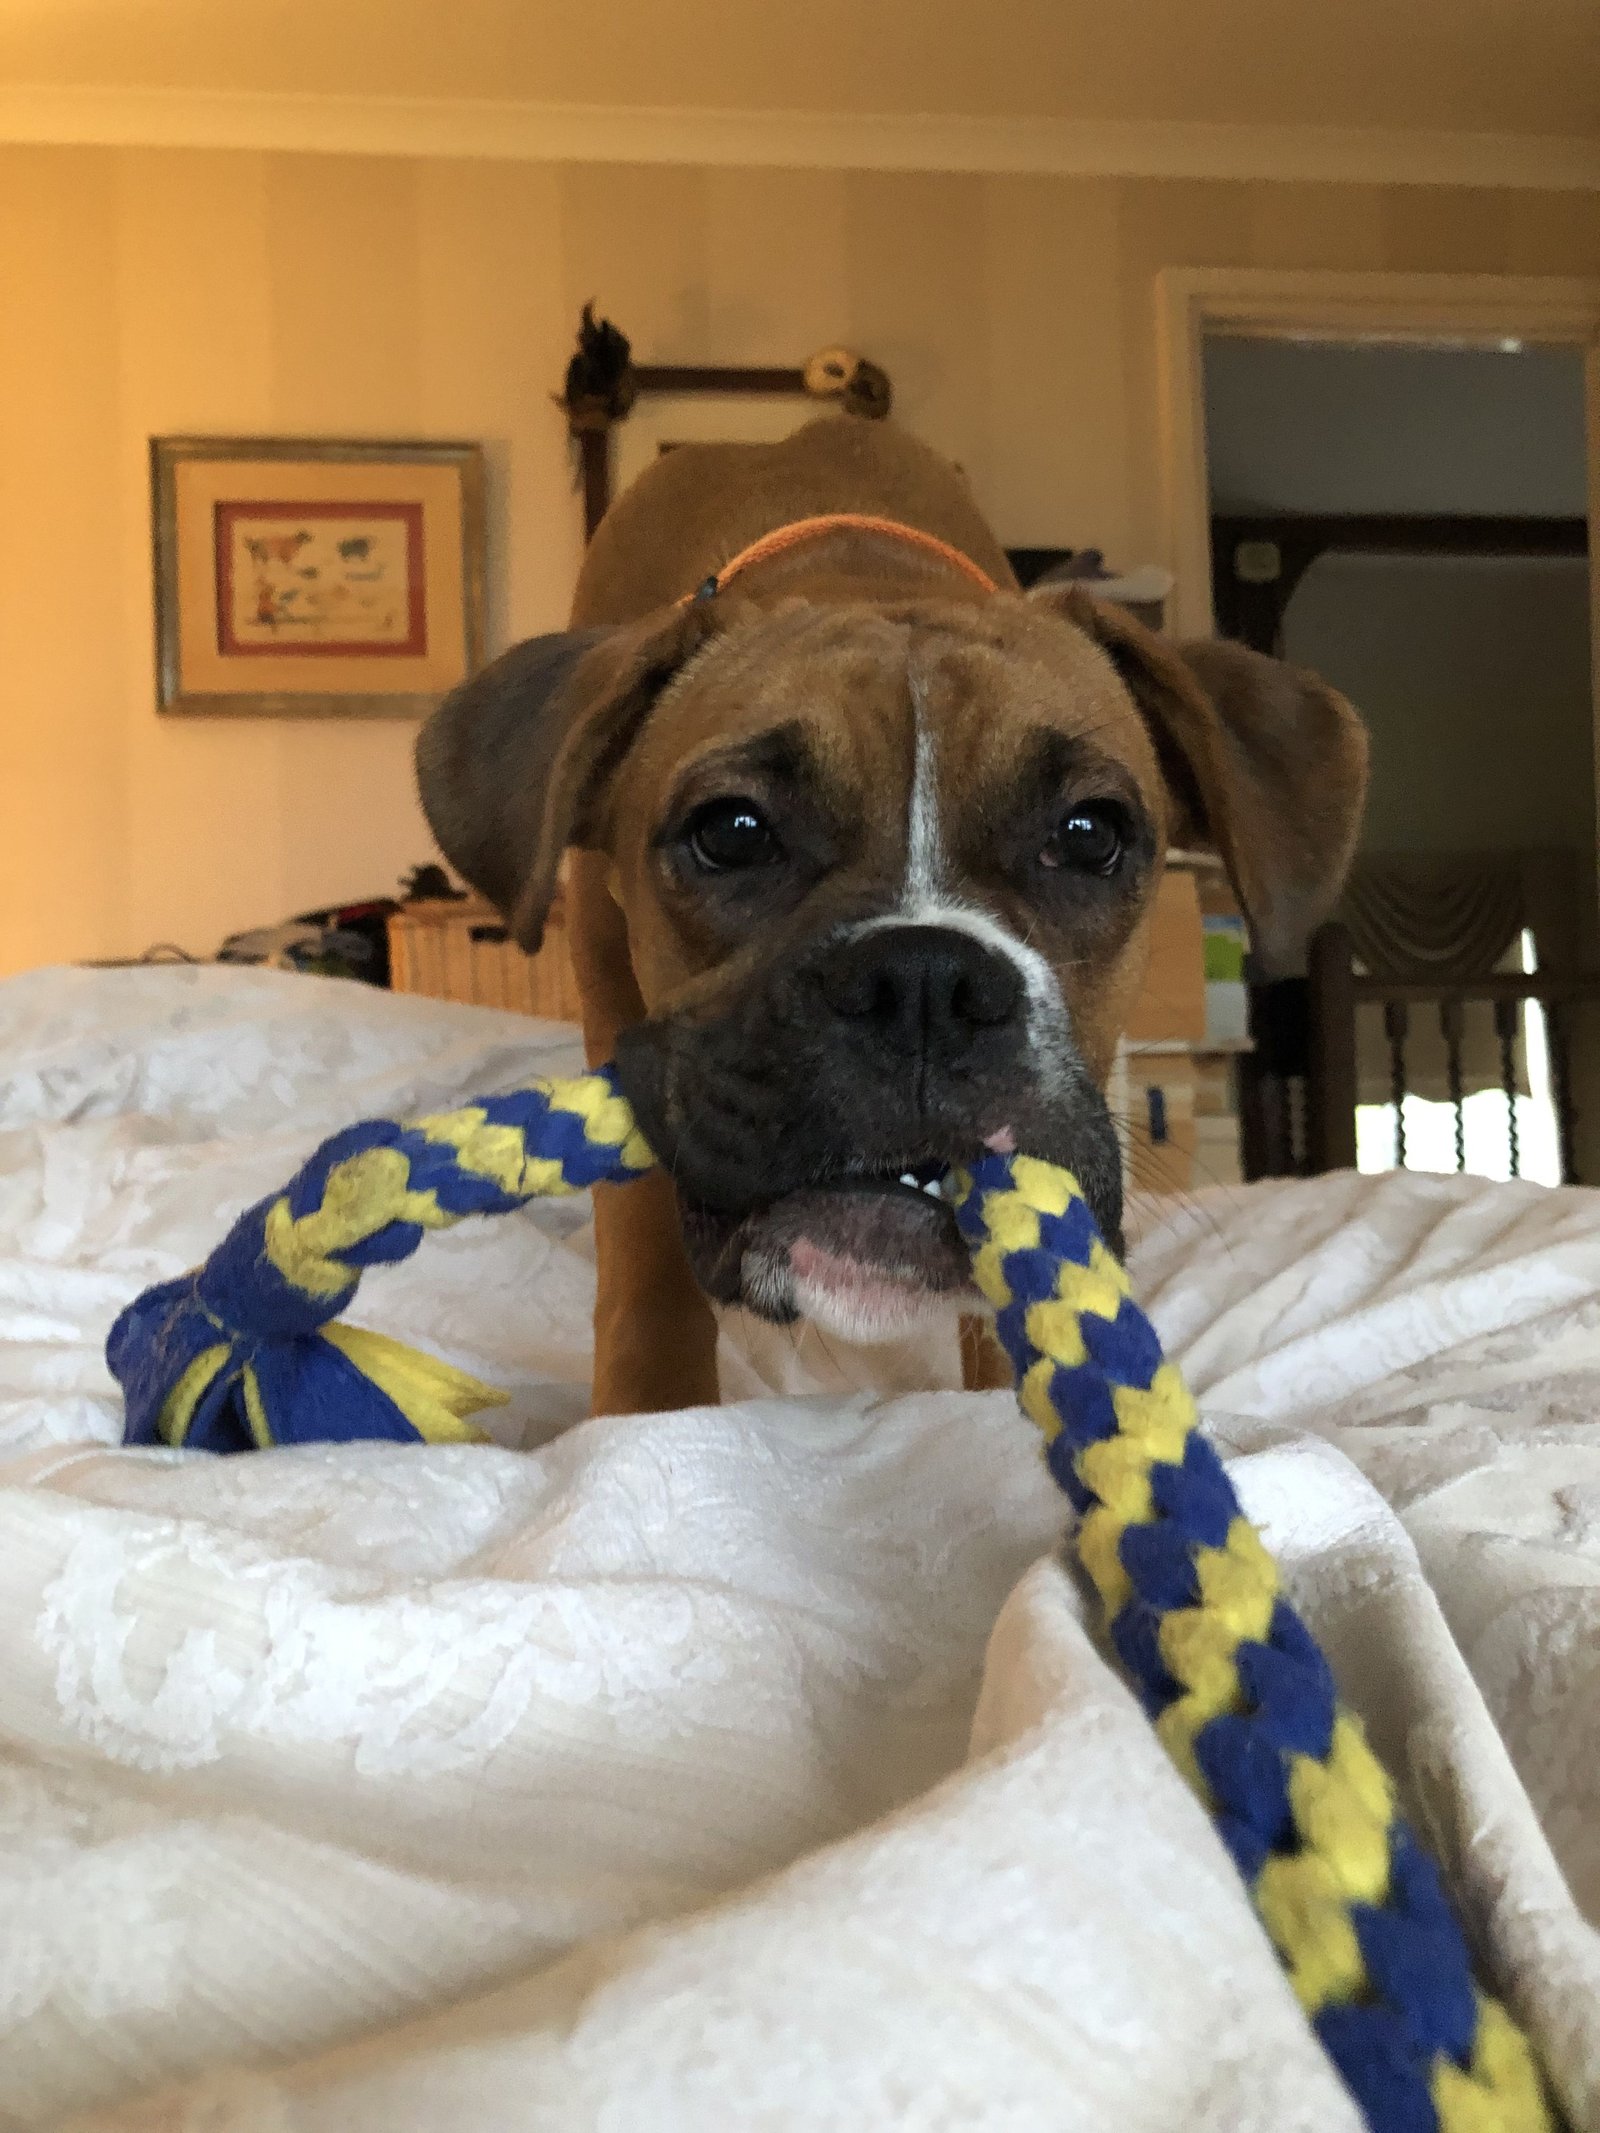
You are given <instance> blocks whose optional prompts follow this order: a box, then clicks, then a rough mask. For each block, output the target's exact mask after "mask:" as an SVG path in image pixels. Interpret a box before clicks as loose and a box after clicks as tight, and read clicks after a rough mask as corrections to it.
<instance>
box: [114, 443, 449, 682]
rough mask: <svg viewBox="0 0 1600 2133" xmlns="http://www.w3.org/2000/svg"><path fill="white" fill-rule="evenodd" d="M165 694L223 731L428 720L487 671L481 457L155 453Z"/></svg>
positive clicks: (341, 449)
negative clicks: (309, 722) (302, 721)
mask: <svg viewBox="0 0 1600 2133" xmlns="http://www.w3.org/2000/svg"><path fill="white" fill-rule="evenodd" d="M150 464H151V484H152V487H151V500H152V505H153V512H154V532H155V566H156V567H155V596H156V598H155V607H156V685H157V701H158V703H159V705H160V708H161V709H162V710H163V711H172V712H181V713H198V714H200V715H202V716H205V717H210V718H219V717H220V718H262V717H266V718H307V717H317V718H418V717H422V716H424V715H426V713H427V712H428V711H430V710H431V709H432V708H433V706H434V705H435V704H437V703H438V701H439V700H440V698H441V697H442V696H443V695H444V694H445V692H446V691H447V690H450V689H453V688H455V687H456V686H457V685H458V684H459V683H460V682H462V681H464V680H465V679H466V677H467V676H468V675H469V674H471V673H474V672H475V671H476V670H477V668H478V667H479V666H480V665H481V664H482V662H483V545H484V542H483V519H484V513H483V455H482V452H481V451H480V449H479V447H478V446H477V445H475V444H446V443H432V442H420V441H418V442H406V441H399V442H395V443H383V442H379V441H376V440H368V439H365V438H285V437H277V438H272V437H156V438H153V439H152V440H151V446H150Z"/></svg>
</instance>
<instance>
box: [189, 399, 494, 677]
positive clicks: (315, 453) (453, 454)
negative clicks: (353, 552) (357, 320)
mask: <svg viewBox="0 0 1600 2133" xmlns="http://www.w3.org/2000/svg"><path fill="white" fill-rule="evenodd" d="M197 459H198V460H218V461H226V460H230V459H234V460H240V461H248V460H255V461H261V460H274V461H280V462H290V461H294V460H306V461H311V462H313V463H321V464H324V465H326V464H329V463H332V464H337V465H357V466H361V465H365V466H380V465H381V466H402V467H404V466H417V467H446V468H454V469H455V470H456V471H457V473H458V475H459V478H460V484H461V605H462V621H463V626H464V637H465V646H464V650H465V665H464V668H463V673H462V678H463V679H465V678H466V677H467V676H468V675H470V674H473V673H475V672H476V671H477V670H478V668H479V667H481V666H482V665H483V661H484V523H485V514H484V472H483V448H482V446H481V445H478V444H467V443H421V444H419V443H415V442H410V441H405V440H394V441H390V440H384V439H377V438H326V437H152V438H151V440H150V496H151V524H152V553H153V562H154V578H155V624H156V704H157V709H158V710H159V711H161V712H162V713H164V714H168V715H174V716H180V717H211V718H423V717H426V715H427V714H428V712H430V711H431V710H432V709H433V708H434V706H435V705H436V704H437V702H438V701H439V697H438V694H436V693H431V692H429V693H417V692H411V691H375V690H370V689H350V690H326V691H319V692H316V693H309V692H290V691H281V690H280V691H271V690H263V691H259V692H244V691H240V692H238V693H232V692H227V693H224V692H221V691H195V690H187V691H186V690H185V689H184V687H183V674H182V658H181V649H180V647H181V637H180V614H179V594H178V570H179V528H178V500H177V470H178V468H179V467H180V466H181V465H183V464H185V463H186V462H190V461H193V460H197Z"/></svg>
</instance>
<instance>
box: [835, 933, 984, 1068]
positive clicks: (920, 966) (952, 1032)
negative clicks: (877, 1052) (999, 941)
mask: <svg viewBox="0 0 1600 2133" xmlns="http://www.w3.org/2000/svg"><path fill="white" fill-rule="evenodd" d="M818 975H819V978H820V981H821V986H822V996H823V998H824V999H825V1000H826V1001H827V1003H828V1005H829V1006H830V1007H831V1008H832V1009H833V1011H834V1013H835V1014H836V1015H838V1016H839V1017H840V1018H841V1020H843V1021H846V1022H854V1023H859V1024H860V1025H861V1026H862V1029H863V1031H864V1032H867V1033H870V1034H871V1035H872V1036H873V1037H875V1038H877V1039H879V1040H880V1041H881V1042H882V1043H884V1044H886V1045H887V1046H888V1047H889V1049H890V1050H891V1051H895V1052H901V1053H904V1054H906V1055H907V1056H908V1057H909V1056H912V1055H915V1054H918V1053H922V1052H928V1053H934V1054H939V1055H942V1056H945V1057H952V1056H956V1055H959V1054H960V1053H961V1052H963V1051H965V1050H966V1049H967V1047H968V1046H969V1045H970V1044H971V1042H972V1041H973V1039H974V1038H975V1037H977V1036H979V1035H981V1034H982V1032H983V1031H985V1030H994V1029H998V1028H999V1027H1001V1026H1002V1025H1003V1024H1005V1023H1008V1022H1014V1021H1017V1020H1018V1019H1020V1016H1021V1012H1022V1004H1023V989H1022V974H1021V972H1020V971H1019V970H1018V969H1017V967H1016V965H1015V964H1014V963H1012V962H1011V961H1009V960H1008V959H1007V958H1006V957H1005V956H1002V955H998V954H996V952H995V951H994V950H993V949H992V948H986V947H985V946H984V944H983V942H982V941H980V940H977V939H975V938H974V937H973V935H972V934H970V933H962V932H958V931H957V930H956V929H955V928H954V927H951V926H910V925H907V926H875V927H873V928H872V929H871V930H870V931H869V932H864V933H859V934H857V935H856V937H855V938H854V939H853V940H849V941H846V942H845V943H844V944H843V945H842V946H841V947H838V948H835V949H834V950H833V951H832V953H831V954H830V955H829V956H828V957H827V959H826V961H825V962H824V963H823V965H822V968H821V970H820V972H819V973H818Z"/></svg>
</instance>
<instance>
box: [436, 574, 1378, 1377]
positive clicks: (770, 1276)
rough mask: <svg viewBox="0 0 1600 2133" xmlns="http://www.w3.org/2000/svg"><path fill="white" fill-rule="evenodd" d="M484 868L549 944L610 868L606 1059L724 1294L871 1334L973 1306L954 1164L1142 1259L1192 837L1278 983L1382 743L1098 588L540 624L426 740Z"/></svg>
mask: <svg viewBox="0 0 1600 2133" xmlns="http://www.w3.org/2000/svg"><path fill="white" fill-rule="evenodd" d="M418 758H419V773H420V779H421V786H422V793H423V799H424V804H425V806H426V809H427V812H428V816H429V819H430V821H431V823H432V825H433V827H434V830H435V833H436V835H437V836H438V838H439V842H440V844H441V846H442V847H443V849H444V851H445V853H446V854H447V856H448V857H449V858H450V859H451V860H453V861H454V863H455V864H456V865H457V866H458V867H459V868H460V870H461V871H462V873H464V874H465V875H466V877H467V879H468V880H470V881H471V882H473V883H474V884H475V885H476V886H478V887H479V888H481V889H482V890H483V891H484V892H485V893H486V894H487V895H489V896H490V897H491V898H492V899H493V900H494V901H495V902H496V903H497V904H498V905H499V906H500V907H501V908H502V909H503V910H504V911H505V912H506V913H507V914H508V916H509V918H510V920H511V923H512V926H513V929H514V931H515V932H516V934H517V936H518V938H519V939H520V940H521V941H522V942H523V943H524V945H526V946H528V947H530V948H532V947H534V946H536V945H537V943H538V941H539V939H540V935H541V930H542V926H543V921H544V917H545V913H546V911H547V910H548V907H549V904H550V901H551V898H552V895H553V893H554V889H555V884H556V880H557V874H558V869H559V865H560V860H561V855H562V852H563V850H564V849H565V848H566V847H567V846H568V845H573V844H575V845H580V846H586V847H589V848H591V849H594V850H597V851H599V852H601V853H603V854H605V855H606V863H607V865H608V867H609V878H610V883H611V889H612V894H613V896H614V897H615V898H616V900H617V902H618V903H619V904H620V906H621V908H622V910H623V912H624V914H625V917H626V925H627V936H628V944H629V954H630V956H631V959H632V962H633V966H634V973H635V976H636V979H637V982H638V986H639V990H640V993H641V995H642V998H643V1000H644V1003H645V1007H646V1010H647V1014H646V1019H645V1020H644V1021H643V1022H642V1023H641V1024H639V1025H638V1026H636V1027H635V1028H633V1029H631V1030H629V1031H628V1032H627V1033H626V1034H625V1036H624V1038H623V1040H622V1043H621V1046H620V1048H619V1052H618V1066H619V1071H620V1072H621V1075H622V1078H623V1082H624V1086H625V1087H626V1088H627V1091H628V1093H629V1096H630V1097H631V1099H632V1100H633V1102H634V1104H635V1108H636V1110H637V1111H638V1114H639V1117H640V1120H641V1123H642V1125H643V1127H644V1130H645V1132H646V1135H647V1137H648V1138H649V1140H650V1142H651V1145H652V1146H653V1148H654V1149H655V1151H656V1153H657V1155H658V1156H659V1157H660V1159H661V1160H662V1162H663V1163H664V1164H665V1165H666V1167H667V1168H668V1170H669V1172H670V1174H671V1176H672V1178H673V1181H674V1184H675V1186H676V1189H677V1193H678V1198H679V1204H680V1210H681V1213H682V1217H683V1227H684V1235H685V1239H686V1242H687V1245H688V1248H689V1252H690V1256H691V1259H692V1261H693V1263H694V1266H695V1270H696V1273H697V1275H698V1277H699V1279H700V1281H701V1282H702V1284H703V1286H704V1287H705V1288H706V1290H707V1291H708V1293H709V1294H710V1295H712V1296H713V1297H715V1298H717V1299H719V1300H722V1301H728V1302H733V1301H737V1302H742V1303H744V1304H746V1305H748V1306H749V1307H751V1308H752V1309H754V1310H756V1311H758V1312H760V1313H762V1314H763V1315H765V1316H767V1317H769V1318H773V1319H777V1320H783V1319H786V1318H792V1317H795V1316H798V1315H805V1316H808V1317H812V1318H815V1319H816V1320H818V1321H819V1322H820V1323H821V1324H823V1325H824V1326H825V1327H829V1328H831V1329H833V1330H835V1331H837V1332H840V1333H842V1334H845V1335H847V1336H855V1337H858V1338H860V1337H876V1336H882V1335H885V1334H888V1333H890V1332H893V1331H896V1330H900V1329H901V1328H903V1326H904V1325H905V1323H906V1322H907V1320H908V1319H909V1318H911V1317H913V1316H914V1315H916V1314H917V1313H918V1312H919V1311H920V1310H922V1309H924V1308H926V1305H927V1303H928V1301H929V1299H930V1298H935V1299H936V1298H952V1297H959V1296H961V1295H962V1294H963V1293H965V1292H966V1288H967V1281H968V1262H967V1255H966V1252H965V1250H964V1248H963V1247H962V1245H961V1242H960V1239H959V1237H958V1235H957V1233H956V1230H955V1225H954V1221H953V1219H952V1216H951V1214H950V1210H949V1209H948V1207H947V1206H946V1205H945V1204H944V1203H943V1201H942V1200H941V1199H940V1198H939V1197H938V1194H937V1180H938V1178H939V1177H940V1176H941V1175H942V1174H943V1172H944V1171H945V1169H946V1167H947V1166H949V1165H950V1164H952V1163H959V1162H961V1161H963V1160H966V1159H970V1158H971V1157H973V1156H974V1155H975V1154H976V1153H977V1152H978V1151H979V1150H981V1149H982V1148H984V1147H989V1148H998V1149H1009V1148H1013V1147H1015V1148H1021V1149H1024V1150H1027V1151H1028V1152H1030V1153H1033V1154H1037V1155H1040V1156H1044V1157H1047V1158H1049V1159H1051V1160H1054V1161H1057V1162H1061V1163H1064V1164H1066V1165H1067V1166H1068V1167H1070V1168H1071V1169H1072V1170H1073V1171H1075V1172H1076V1174H1077V1176H1078V1178H1079V1179H1080V1181H1081V1183H1082V1184H1083V1186H1084V1189H1085V1192H1086V1194H1087V1196H1088V1198H1089V1200H1090V1203H1091V1205H1092V1206H1093V1207H1094V1210H1095V1212H1096V1215H1097V1216H1098V1218H1099V1221H1100V1223H1101V1226H1102V1228H1103V1229H1104V1230H1105V1231H1106V1232H1107V1234H1108V1235H1109V1236H1110V1237H1111V1238H1112V1239H1113V1240H1117V1239H1119V1237H1120V1227H1121V1186H1120V1163H1119V1156H1118V1148H1117V1141H1116V1136H1115V1132H1114V1130H1113V1126H1112V1122H1111V1119H1110V1117H1109V1114H1108V1112H1107V1109H1106V1105H1105V1101H1104V1098H1103V1096H1102V1094H1101V1091H1102V1089H1103V1086H1104V1083H1105V1080H1106V1078H1107V1075H1108V1073H1109V1070H1110V1066H1111V1061H1112V1057H1113V1053H1114V1050H1115V1045H1116V1039H1117V1035H1118V1032H1119V1030H1120V1028H1121V1027H1122V1025H1123V1022H1124V1020H1125V1018H1126V1016H1127V1013H1128V1011H1129V1009H1130V1007H1131V1006H1132V1003H1133V1001H1134V999H1135V996H1136V995H1137V993H1138V990H1139V986H1140V982H1141V979H1142V976H1143V972H1144V966H1145V961H1146V955H1147V938H1146V936H1147V932H1148V922H1149V916H1150V911H1151V905H1152V900H1153V896H1154V892H1155V887H1156V883H1157V880H1158V877H1159V874H1160V870H1161V865H1162V861H1163V855H1164V854H1165V852H1166V850H1167V849H1168V847H1169V845H1170V844H1173V843H1184V844H1190V843H1209V844H1211V845H1212V846H1214V847H1215V848H1216V849H1218V850H1219V851H1220V852H1221V854H1222V856H1223V858H1224V860H1225V861H1226V863H1227V866H1228V868H1229V871H1230V874H1231V876H1232V879H1233V881H1234V883H1235V885H1236V888H1237V891H1238V894H1239V896H1240V899H1241V902H1242V904H1243V907H1244V909H1245V911H1246V912H1247V914H1248V917H1249V920H1250V923H1251V926H1252V932H1253V939H1254V942H1255V946H1256V950H1257V952H1258V954H1259V955H1260V956H1261V958H1262V959H1263V961H1264V963H1265V964H1266V965H1267V966H1268V967H1271V966H1272V965H1274V964H1277V965H1279V966H1282V965H1284V964H1285V963H1287V962H1288V961H1290V960H1291V959H1292V958H1293V957H1294V955H1295V954H1296V952H1297V950H1298V949H1299V948H1300V946H1301V945H1302V944H1303V942H1304V940H1305V938H1306V936H1307V934H1308V933H1309V932H1310V930H1311V929H1312V927H1313V926H1314V925H1315V924H1316V923H1317V922H1318V920H1319V919H1320V918H1321V917H1322V916H1323V914H1324V913H1325V911H1326V909H1327V908H1328V906H1329V904H1330V903H1331V901H1332V899H1333V897H1334V895H1335V894H1336V893H1337V890H1338V887H1339V884H1340V881H1341V879H1342V877H1343V873H1344V869H1345V867H1346V864H1347V862H1348V859H1349V856H1350V852H1351V848H1352V846H1353V843H1354V838H1355V834H1356V829H1357V825H1358V822H1359V816H1360V808H1361V801H1362V796H1363V792H1364V784H1365V762H1366V747H1365V735H1364V732H1363V729H1362V727H1361V724H1360V721H1359V720H1358V719H1357V717H1356V715H1355V713H1354V712H1353V711H1352V710H1351V708H1350V706H1349V705H1348V704H1347V703H1346V702H1345V701H1344V700H1343V698H1341V697H1340V696H1338V695H1337V694H1335V692H1334V691H1332V690H1331V689H1328V688H1326V687H1325V686H1324V685H1323V684H1321V683H1320V682H1318V681H1317V680H1315V679H1314V678H1313V677H1311V676H1309V675H1306V674H1302V673H1298V672H1295V671H1293V670H1291V669H1289V668H1287V667H1285V666H1283V665H1281V664H1280V663H1278V662H1276V661H1273V660H1268V659H1265V658H1262V657H1261V656H1259V655H1257V654H1255V653H1252V652H1248V651H1246V650H1244V649H1243V648H1241V647H1239V646H1236V645H1226V644H1204V645H1174V644H1171V643H1169V642H1167V641H1165V640H1164V639H1162V638H1160V637H1157V636H1155V635H1153V634H1152V633H1151V632H1149V631H1148V630H1146V629H1144V628H1142V627H1141V626H1140V625H1139V624H1138V623H1137V622H1135V621H1134V620H1132V618H1131V617H1129V616H1127V615H1126V614H1125V613H1123V612H1122V611H1120V610H1117V609H1113V608H1111V607H1108V606H1106V605H1104V604H1102V603H1100V602H1097V601H1095V600H1094V599H1092V598H1091V597H1089V596H1088V595H1087V594H1085V593H1084V592H1082V591H1081V590H1079V589H1076V588H1072V587H1065V588H1061V587H1058V588H1052V589H1051V591H1050V592H1049V593H1048V594H1046V595H1044V596H1042V597H1041V596H1035V597H1034V598H1032V599H1024V598H1022V597H1020V596H1014V595H1007V594H1002V595H997V596H993V597H988V598H967V597H952V598H950V599H948V600H938V601H935V600H926V599H920V600H900V601H895V600H887V601H885V600H878V601H871V600H827V601H815V602H814V601H810V600H807V599H805V598H799V597H794V598H788V599H785V600H781V601H778V602H776V603H774V604H761V603H758V602H755V601H752V600H750V599H748V598H743V597H740V596H738V595H736V594H733V593H731V592H730V593H728V594H724V595H722V596H720V597H718V598H715V599H712V600H708V601H704V602H700V603H698V604H691V605H687V606H684V607H680V608H674V609H671V610H668V611H665V612H663V613H660V614H657V615H655V616H653V617H650V618H648V619H646V620H644V621H642V622H639V623H637V624H633V625H626V626H618V627H615V628H607V629H600V630H590V631H585V632H574V633H568V634H564V635H558V636H551V637H542V638H537V639H534V640H533V641H532V642H530V643H528V644H524V645H521V646H518V647H517V648H516V649H515V650H513V651H511V652H508V653H507V654H506V655H505V656H504V658H502V659H500V660H499V661H497V662H496V663H495V664H494V665H493V666H491V667H489V668H488V669H487V670H486V671H485V672H484V673H482V674H480V675H479V676H478V677H477V678H476V679H475V680H473V681H472V682H470V683H468V684H467V685H466V686H465V687H464V688H462V689H460V690H458V691H457V692H456V693H455V695H454V696H452V697H451V698H450V699H448V700H447V702H446V703H445V704H444V705H443V706H442V707H441V709H440V710H439V711H438V712H437V713H436V714H435V716H434V718H433V719H432V720H431V721H430V723H429V725H428V727H427V728H426V729H425V731H424V734H423V737H422V740H421V742H420V744H419V751H418Z"/></svg>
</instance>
